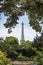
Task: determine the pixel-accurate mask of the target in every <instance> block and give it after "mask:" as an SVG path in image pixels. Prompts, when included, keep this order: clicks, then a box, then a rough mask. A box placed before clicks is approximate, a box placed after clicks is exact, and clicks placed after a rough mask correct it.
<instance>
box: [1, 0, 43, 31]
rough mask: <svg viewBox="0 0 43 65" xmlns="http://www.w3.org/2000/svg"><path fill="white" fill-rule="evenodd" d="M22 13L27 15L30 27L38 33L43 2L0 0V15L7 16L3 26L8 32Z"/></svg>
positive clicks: (42, 21)
mask: <svg viewBox="0 0 43 65" xmlns="http://www.w3.org/2000/svg"><path fill="white" fill-rule="evenodd" d="M24 12H26V13H27V15H28V18H29V20H30V22H29V24H30V26H32V28H33V29H35V30H36V31H37V32H38V31H39V32H40V31H41V29H42V27H41V24H43V0H12V1H11V0H0V13H4V15H5V16H8V18H7V22H6V23H5V24H4V26H5V27H6V28H9V30H10V32H11V28H12V27H13V28H14V27H15V26H16V24H18V22H17V20H18V19H19V16H22V15H24Z"/></svg>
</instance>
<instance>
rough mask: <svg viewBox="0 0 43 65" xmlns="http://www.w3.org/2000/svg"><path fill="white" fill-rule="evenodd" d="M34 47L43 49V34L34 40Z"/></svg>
mask: <svg viewBox="0 0 43 65" xmlns="http://www.w3.org/2000/svg"><path fill="white" fill-rule="evenodd" d="M32 45H33V46H34V47H36V48H37V49H41V48H43V32H42V33H41V35H40V36H36V38H34V41H33V43H32Z"/></svg>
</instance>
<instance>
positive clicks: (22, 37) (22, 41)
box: [20, 22, 25, 43]
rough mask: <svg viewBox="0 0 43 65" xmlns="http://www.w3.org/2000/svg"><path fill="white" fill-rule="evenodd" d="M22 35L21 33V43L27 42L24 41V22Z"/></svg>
mask: <svg viewBox="0 0 43 65" xmlns="http://www.w3.org/2000/svg"><path fill="white" fill-rule="evenodd" d="M21 31H22V33H21V40H20V43H24V42H25V40H24V23H23V22H22V30H21Z"/></svg>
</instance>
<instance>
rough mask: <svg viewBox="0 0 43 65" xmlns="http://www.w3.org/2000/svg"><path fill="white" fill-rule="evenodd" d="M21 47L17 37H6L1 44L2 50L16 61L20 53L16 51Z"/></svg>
mask: <svg viewBox="0 0 43 65" xmlns="http://www.w3.org/2000/svg"><path fill="white" fill-rule="evenodd" d="M18 46H19V42H18V39H17V38H15V37H12V36H10V37H6V39H5V40H4V42H2V43H0V50H1V51H3V52H6V53H7V57H9V58H11V59H16V57H17V56H18V52H17V51H16V49H17V47H18Z"/></svg>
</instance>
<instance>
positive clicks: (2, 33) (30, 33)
mask: <svg viewBox="0 0 43 65" xmlns="http://www.w3.org/2000/svg"><path fill="white" fill-rule="evenodd" d="M1 18H2V19H1V20H0V37H6V36H14V37H17V38H18V39H19V41H20V39H21V23H22V21H23V22H24V36H25V40H30V41H32V40H33V38H34V37H35V36H36V32H35V30H33V29H32V28H31V27H30V25H29V24H28V23H29V19H28V16H27V15H26V13H25V15H24V16H22V17H20V18H19V20H18V22H19V24H17V25H16V27H15V28H14V29H12V31H13V32H12V33H11V34H8V32H7V29H6V28H5V27H4V26H3V22H6V18H7V17H4V15H3V14H2V15H1Z"/></svg>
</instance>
